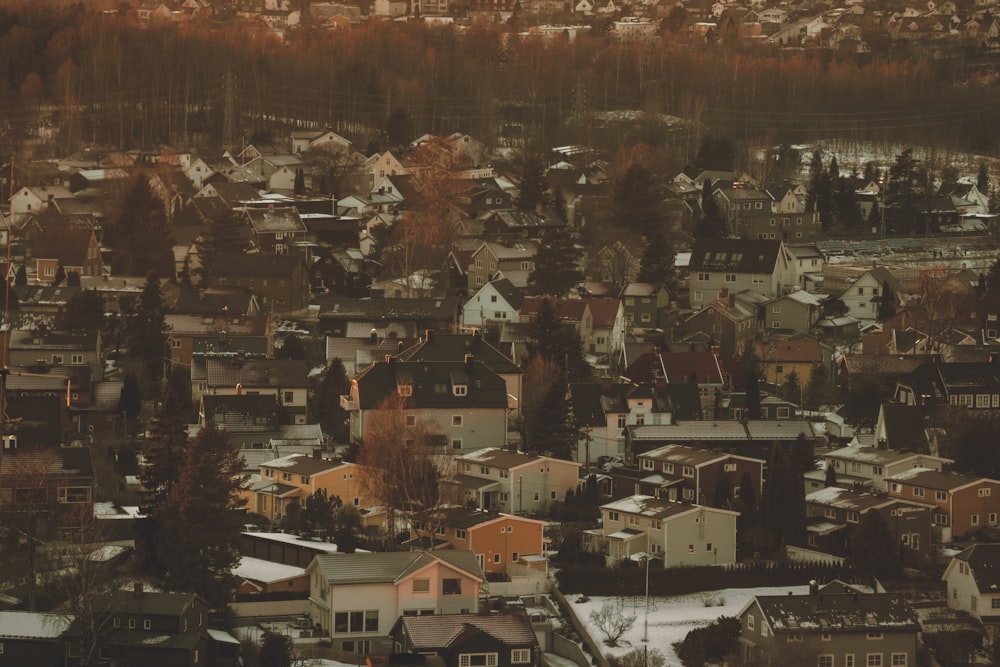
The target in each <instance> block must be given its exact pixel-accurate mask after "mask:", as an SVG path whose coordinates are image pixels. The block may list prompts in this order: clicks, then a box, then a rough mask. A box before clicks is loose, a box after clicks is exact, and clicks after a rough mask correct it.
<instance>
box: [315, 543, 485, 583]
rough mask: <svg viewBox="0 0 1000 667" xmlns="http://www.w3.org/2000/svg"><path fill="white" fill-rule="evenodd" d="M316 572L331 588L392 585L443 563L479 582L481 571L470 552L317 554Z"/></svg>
mask: <svg viewBox="0 0 1000 667" xmlns="http://www.w3.org/2000/svg"><path fill="white" fill-rule="evenodd" d="M313 563H314V564H315V566H316V569H317V570H319V572H320V573H321V574H322V575H323V576H324V577H326V580H327V582H328V583H330V584H331V585H334V586H336V585H357V584H391V583H396V582H398V581H400V580H401V579H403V578H405V577H407V576H408V575H410V574H413V573H415V572H417V571H419V570H421V569H423V568H425V567H427V566H428V565H433V564H434V563H444V564H446V565H448V566H449V567H451V568H453V569H455V570H457V571H459V572H462V573H463V574H466V575H468V576H469V577H472V578H473V579H476V580H478V581H482V580H483V573H482V568H480V567H479V564H478V563H477V562H476V556H475V554H474V553H472V551H468V550H456V551H436V552H434V553H433V554H432V553H430V552H427V551H415V552H411V551H390V552H383V553H370V554H365V553H353V554H346V553H345V554H340V553H338V554H319V555H317V556H316V557H315V558H314V559H313Z"/></svg>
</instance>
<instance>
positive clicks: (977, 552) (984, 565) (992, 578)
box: [955, 543, 1000, 594]
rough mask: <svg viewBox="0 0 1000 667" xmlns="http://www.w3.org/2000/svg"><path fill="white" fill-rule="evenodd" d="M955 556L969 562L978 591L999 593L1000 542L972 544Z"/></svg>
mask: <svg viewBox="0 0 1000 667" xmlns="http://www.w3.org/2000/svg"><path fill="white" fill-rule="evenodd" d="M955 558H957V559H959V560H963V561H965V562H966V563H968V564H969V567H970V568H971V569H972V576H973V577H975V579H976V586H977V587H978V588H979V592H980V593H985V592H987V591H989V592H990V593H992V594H996V593H1000V543H992V544H974V545H972V546H971V547H969V548H968V549H966V550H965V551H963V552H962V553H960V554H958V555H957V556H955Z"/></svg>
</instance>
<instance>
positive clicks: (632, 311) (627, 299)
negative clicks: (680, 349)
mask: <svg viewBox="0 0 1000 667" xmlns="http://www.w3.org/2000/svg"><path fill="white" fill-rule="evenodd" d="M621 299H622V303H623V304H624V305H625V326H626V330H627V331H628V333H631V334H634V335H641V334H644V333H646V332H647V331H650V330H652V329H662V328H663V325H664V321H663V320H664V319H665V318H663V317H662V316H661V313H662V311H663V310H664V309H666V308H668V307H669V306H670V292H668V291H667V289H666V288H665V287H663V285H657V284H654V283H639V282H630V283H628V284H627V285H625V288H624V289H623V290H622V294H621Z"/></svg>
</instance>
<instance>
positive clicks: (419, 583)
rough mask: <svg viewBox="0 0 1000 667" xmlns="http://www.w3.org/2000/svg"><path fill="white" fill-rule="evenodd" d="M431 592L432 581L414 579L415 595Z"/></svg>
mask: <svg viewBox="0 0 1000 667" xmlns="http://www.w3.org/2000/svg"><path fill="white" fill-rule="evenodd" d="M430 591H431V580H430V579H414V580H413V592H414V593H430Z"/></svg>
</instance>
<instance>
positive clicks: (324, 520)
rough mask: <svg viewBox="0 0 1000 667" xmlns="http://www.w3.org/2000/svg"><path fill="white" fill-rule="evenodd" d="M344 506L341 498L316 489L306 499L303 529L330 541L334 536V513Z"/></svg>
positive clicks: (303, 512)
mask: <svg viewBox="0 0 1000 667" xmlns="http://www.w3.org/2000/svg"><path fill="white" fill-rule="evenodd" d="M342 505H343V501H341V499H340V497H339V496H333V497H330V496H328V495H327V493H326V489H316V490H315V491H314V492H313V493H312V494H311V495H310V496H309V497H308V498H306V504H305V507H303V508H302V528H303V529H304V530H307V531H310V532H312V533H315V534H317V535H319V536H320V537H322V538H324V539H330V537H331V536H332V535H333V525H334V513H335V512H336V511H337V509H338V508H339V507H341V506H342Z"/></svg>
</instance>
